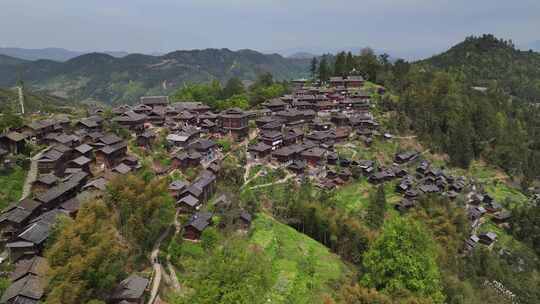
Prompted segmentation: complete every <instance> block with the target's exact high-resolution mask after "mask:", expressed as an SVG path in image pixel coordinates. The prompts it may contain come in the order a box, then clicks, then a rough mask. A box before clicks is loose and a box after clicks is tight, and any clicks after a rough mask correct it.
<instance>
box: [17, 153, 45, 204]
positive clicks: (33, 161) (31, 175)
mask: <svg viewBox="0 0 540 304" xmlns="http://www.w3.org/2000/svg"><path fill="white" fill-rule="evenodd" d="M44 151H45V150H42V151H40V152H39V153H38V154H36V155H34V156H33V157H31V158H30V170H28V174H26V179H25V180H24V185H23V190H22V193H21V201H22V200H23V199H25V198H26V197H27V196H28V195H30V191H31V190H32V184H33V183H34V182H35V181H36V179H37V173H38V166H37V161H38V159H39V158H40V157H41V154H43V152H44Z"/></svg>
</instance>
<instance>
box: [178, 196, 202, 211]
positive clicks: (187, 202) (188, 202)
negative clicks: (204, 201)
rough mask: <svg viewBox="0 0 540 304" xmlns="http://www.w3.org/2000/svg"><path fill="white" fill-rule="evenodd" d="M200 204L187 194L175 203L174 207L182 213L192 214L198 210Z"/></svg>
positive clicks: (196, 199)
mask: <svg viewBox="0 0 540 304" xmlns="http://www.w3.org/2000/svg"><path fill="white" fill-rule="evenodd" d="M200 205H201V202H200V201H199V199H198V198H196V197H195V196H193V195H191V194H188V195H186V196H184V197H182V198H180V199H179V200H178V201H177V202H176V207H177V208H178V209H179V210H180V212H182V213H193V212H196V211H197V210H199V207H200Z"/></svg>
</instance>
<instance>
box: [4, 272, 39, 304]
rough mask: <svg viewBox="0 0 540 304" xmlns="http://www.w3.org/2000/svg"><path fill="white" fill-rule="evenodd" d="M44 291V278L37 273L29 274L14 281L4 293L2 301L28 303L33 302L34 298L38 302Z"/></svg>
mask: <svg viewBox="0 0 540 304" xmlns="http://www.w3.org/2000/svg"><path fill="white" fill-rule="evenodd" d="M43 292H44V281H43V279H42V278H40V277H38V276H35V275H28V276H25V277H23V278H22V279H20V280H17V281H15V282H13V284H11V286H9V287H8V289H6V291H5V292H4V294H3V295H2V299H0V303H7V302H8V301H11V303H22V304H27V303H33V302H32V300H33V301H36V302H37V301H38V300H40V299H41V297H43ZM16 298H17V299H16ZM14 299H16V300H14Z"/></svg>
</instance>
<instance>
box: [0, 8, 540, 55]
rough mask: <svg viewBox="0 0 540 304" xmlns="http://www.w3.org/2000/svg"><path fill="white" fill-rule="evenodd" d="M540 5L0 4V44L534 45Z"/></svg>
mask: <svg viewBox="0 0 540 304" xmlns="http://www.w3.org/2000/svg"><path fill="white" fill-rule="evenodd" d="M539 29H540V0H432V1H428V0H393V1H392V0H326V1H322V0H289V1H285V0H274V1H270V0H176V1H174V0H46V1H42V0H0V46H3V47H7V46H10V47H23V48H44V47H62V48H67V49H71V50H77V51H104V50H108V51H128V52H144V53H152V52H168V51H172V50H178V49H195V48H230V49H234V50H236V49H243V48H250V49H255V50H259V51H264V52H271V51H274V52H276V51H280V52H293V51H298V50H307V51H313V52H320V51H325V50H334V49H340V48H357V47H365V46H371V47H373V48H375V49H378V50H384V51H387V52H389V53H390V54H405V53H407V52H422V51H429V52H433V51H440V50H444V49H446V48H448V47H449V46H451V45H453V44H455V43H457V42H459V41H461V40H463V39H464V38H465V36H468V35H471V34H482V33H493V34H495V35H496V36H498V37H503V38H505V39H512V40H513V41H514V42H515V43H516V45H527V44H529V43H530V42H532V41H536V40H540V31H539Z"/></svg>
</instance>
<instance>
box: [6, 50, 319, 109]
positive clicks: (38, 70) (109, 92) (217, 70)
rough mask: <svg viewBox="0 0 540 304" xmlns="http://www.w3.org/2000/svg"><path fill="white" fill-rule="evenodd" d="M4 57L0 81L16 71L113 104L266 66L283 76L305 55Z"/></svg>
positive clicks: (38, 83)
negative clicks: (290, 56) (57, 60)
mask: <svg viewBox="0 0 540 304" xmlns="http://www.w3.org/2000/svg"><path fill="white" fill-rule="evenodd" d="M3 58H4V57H2V58H0V86H3V87H10V86H14V85H15V84H16V83H17V81H18V78H19V77H20V78H22V80H24V81H25V83H27V84H28V86H32V87H36V88H39V89H46V90H49V91H52V92H54V93H55V95H58V96H69V97H72V98H75V99H78V100H81V101H85V100H88V101H96V100H97V101H102V102H105V103H114V104H117V103H135V102H136V101H137V100H138V98H139V97H140V96H142V95H168V94H171V93H172V92H174V91H175V90H176V89H178V88H180V87H181V86H182V85H185V84H189V83H204V82H210V81H212V80H215V79H217V80H218V81H219V82H220V83H226V82H227V81H228V80H229V79H231V78H234V77H236V78H237V79H241V80H252V81H254V80H256V79H257V77H258V76H259V75H260V74H263V73H267V72H268V73H271V74H272V75H274V77H275V78H276V79H278V80H285V79H292V78H296V77H302V76H307V74H308V73H309V72H308V69H309V59H288V58H283V57H281V56H279V55H265V54H261V53H258V52H255V51H251V50H240V51H230V50H227V49H219V50H218V49H206V50H193V51H176V52H172V53H169V54H166V55H163V56H149V55H141V54H131V55H128V56H125V57H123V58H114V57H112V56H109V55H106V54H99V53H93V54H85V55H82V56H79V57H76V58H73V59H71V60H68V61H66V62H54V61H19V60H3ZM6 59H10V58H9V57H7V58H6ZM18 75H20V76H18ZM231 96H232V95H231ZM227 98H229V97H227ZM231 103H234V102H233V101H232V100H231Z"/></svg>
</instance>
